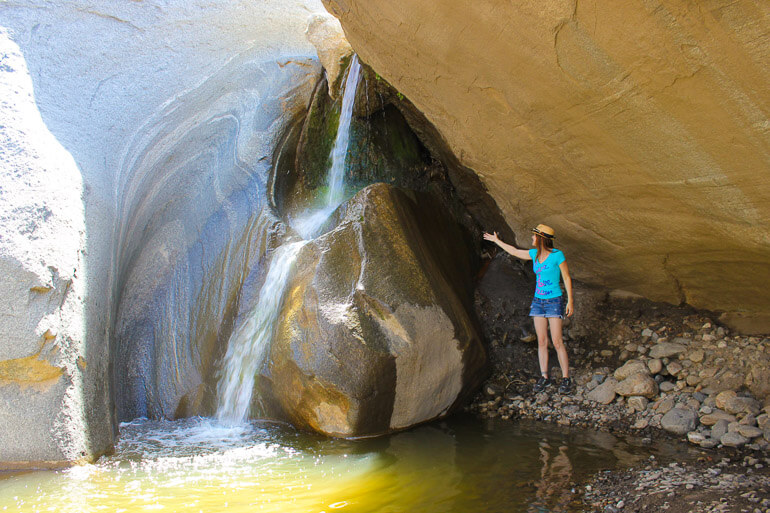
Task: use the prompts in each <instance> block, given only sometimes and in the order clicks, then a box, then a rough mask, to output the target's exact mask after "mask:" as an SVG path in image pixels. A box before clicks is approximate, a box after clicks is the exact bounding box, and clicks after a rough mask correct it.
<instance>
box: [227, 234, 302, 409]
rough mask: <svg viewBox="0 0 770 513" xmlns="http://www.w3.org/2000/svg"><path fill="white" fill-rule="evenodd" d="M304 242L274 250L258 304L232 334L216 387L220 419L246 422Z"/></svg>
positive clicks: (293, 243)
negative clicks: (256, 383) (257, 377)
mask: <svg viewBox="0 0 770 513" xmlns="http://www.w3.org/2000/svg"><path fill="white" fill-rule="evenodd" d="M305 243H306V241H300V242H292V243H289V244H285V245H283V246H281V247H280V248H278V249H276V250H275V252H274V253H273V258H272V261H271V263H270V269H269V270H268V272H267V276H266V277H265V283H264V285H262V289H261V290H260V291H259V300H258V301H257V306H256V307H255V308H254V310H253V311H252V312H250V315H249V317H248V319H247V320H246V322H244V323H243V324H242V325H241V326H240V327H238V329H237V330H236V331H234V332H233V334H232V335H231V336H230V340H229V342H228V345H227V354H225V358H224V361H223V363H222V376H221V378H220V380H219V385H218V387H217V396H218V399H219V405H218V407H217V418H218V419H219V420H225V421H228V422H245V421H246V419H247V418H248V415H249V410H250V407H251V397H252V394H253V390H254V377H255V376H256V374H257V372H258V371H259V369H260V367H261V366H262V364H263V363H264V361H265V356H266V354H265V351H266V350H267V348H268V347H269V346H270V344H269V343H270V338H271V337H272V335H273V325H274V324H275V320H276V317H277V316H278V312H279V311H280V309H281V303H282V302H283V293H284V291H285V289H286V282H287V281H288V278H289V271H291V267H292V265H293V264H294V261H295V260H296V259H297V253H299V250H300V249H302V246H304V245H305Z"/></svg>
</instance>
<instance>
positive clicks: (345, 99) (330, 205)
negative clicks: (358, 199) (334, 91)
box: [216, 54, 361, 423]
mask: <svg viewBox="0 0 770 513" xmlns="http://www.w3.org/2000/svg"><path fill="white" fill-rule="evenodd" d="M360 76H361V65H360V64H359V62H358V57H357V56H356V55H355V54H354V55H353V58H352V59H351V61H350V66H349V68H348V74H347V77H346V78H345V84H344V86H343V91H342V94H343V95H342V108H341V112H340V121H339V126H338V127H337V136H336V138H335V140H334V146H333V148H332V151H331V159H332V165H331V168H330V169H329V194H328V196H327V198H326V204H325V205H324V206H322V207H320V208H317V209H311V210H308V211H306V212H304V213H303V214H302V216H300V217H299V218H298V219H295V220H293V222H292V227H293V228H294V229H295V230H296V231H297V233H299V234H300V235H301V236H302V237H303V238H304V239H311V238H313V237H315V236H316V235H317V232H318V230H319V229H320V228H321V226H322V225H323V223H324V222H325V221H326V219H328V217H329V215H331V213H332V212H333V211H334V210H335V209H336V208H337V207H338V206H339V205H340V204H341V203H342V201H343V199H344V195H345V180H344V178H345V160H346V156H347V152H348V142H349V140H350V121H351V119H352V116H353V105H354V103H355V99H356V89H357V88H358V81H359V78H360ZM306 243H307V240H303V241H300V242H292V243H289V244H285V245H283V246H281V247H280V248H278V249H277V250H275V252H274V254H273V257H272V259H271V262H270V268H269V270H268V272H267V276H266V277H265V283H264V285H262V289H261V290H260V292H259V300H258V301H257V306H256V307H255V308H254V309H253V310H252V311H251V312H250V313H249V314H248V316H247V317H248V318H247V320H246V321H245V322H244V323H243V324H242V325H241V326H239V327H238V329H236V330H235V331H234V332H233V334H232V335H231V336H230V340H229V341H228V345H227V353H226V354H225V357H224V359H223V361H222V371H221V377H220V380H219V384H218V386H217V400H218V406H217V413H216V416H217V419H219V420H223V421H226V422H236V423H240V422H245V421H246V420H247V419H248V416H249V411H250V409H251V402H252V396H253V392H254V379H255V377H256V375H257V374H258V373H259V371H260V369H261V367H262V365H263V364H264V362H265V357H266V356H267V355H266V351H267V349H268V348H269V347H270V341H271V338H272V336H273V331H274V324H275V321H276V318H277V317H278V313H279V311H280V309H281V303H282V302H283V295H284V292H285V289H286V284H287V282H288V278H289V273H290V271H291V268H292V266H293V264H294V261H295V260H296V258H297V254H298V253H299V250H300V249H302V246H304V245H305V244H306Z"/></svg>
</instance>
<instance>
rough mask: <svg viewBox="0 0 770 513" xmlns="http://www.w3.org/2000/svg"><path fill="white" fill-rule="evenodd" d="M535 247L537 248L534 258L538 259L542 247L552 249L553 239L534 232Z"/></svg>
mask: <svg viewBox="0 0 770 513" xmlns="http://www.w3.org/2000/svg"><path fill="white" fill-rule="evenodd" d="M535 247H536V248H537V256H536V257H535V258H537V259H538V261H539V260H540V254H541V253H542V252H543V250H544V249H547V250H549V251H553V239H549V238H547V237H543V236H542V235H540V234H538V233H536V234H535Z"/></svg>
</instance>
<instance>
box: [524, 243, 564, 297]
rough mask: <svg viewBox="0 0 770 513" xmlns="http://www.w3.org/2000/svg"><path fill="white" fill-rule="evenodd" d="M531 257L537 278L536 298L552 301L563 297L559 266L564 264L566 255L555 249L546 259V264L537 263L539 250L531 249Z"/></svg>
mask: <svg viewBox="0 0 770 513" xmlns="http://www.w3.org/2000/svg"><path fill="white" fill-rule="evenodd" d="M529 256H531V257H532V270H533V271H535V276H537V285H536V286H535V297H536V298H540V299H550V298H553V297H559V296H561V295H562V292H561V287H560V286H559V283H560V280H561V270H560V269H559V265H560V264H561V263H562V262H564V260H565V259H564V253H562V252H561V251H560V250H558V249H554V250H552V251H551V253H550V254H549V255H548V258H546V259H545V262H538V261H537V250H536V249H534V248H533V249H530V250H529Z"/></svg>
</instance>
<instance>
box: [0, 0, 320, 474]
mask: <svg viewBox="0 0 770 513" xmlns="http://www.w3.org/2000/svg"><path fill="white" fill-rule="evenodd" d="M322 11H323V7H322V6H321V5H320V3H318V2H317V1H315V0H297V1H291V2H287V1H267V2H247V3H236V2H229V1H226V0H208V1H203V2H195V3H190V2H181V1H178V2H177V1H172V2H158V1H153V0H149V1H143V2H110V1H106V0H78V1H75V2H70V1H64V0H61V1H60V0H51V1H47V2H44V3H42V4H41V3H40V2H37V1H33V0H20V1H17V2H12V3H8V2H5V3H2V4H0V99H1V101H0V173H1V174H2V181H0V183H2V191H0V223H2V226H1V227H2V230H1V232H2V234H1V235H0V267H1V270H2V273H0V275H1V276H0V280H2V281H1V282H0V308H1V309H2V314H3V315H2V316H0V334H1V335H2V337H0V358H2V359H3V360H0V433H2V435H0V465H7V464H15V463H19V464H29V463H30V462H40V463H41V464H52V465H53V464H60V463H62V462H71V461H76V460H80V459H85V460H88V459H93V458H94V457H96V456H97V455H99V454H100V453H102V452H104V451H106V450H109V448H110V446H111V444H112V442H113V440H114V433H115V428H116V424H115V421H116V420H118V419H119V420H128V419H132V418H134V417H135V416H142V415H152V416H163V417H173V416H175V415H185V414H192V413H196V412H199V411H203V409H205V407H206V405H205V401H204V400H203V398H204V397H205V396H206V390H207V383H206V379H207V377H208V378H209V379H210V375H211V372H212V371H211V369H212V367H213V363H212V361H213V359H214V358H215V356H216V355H215V350H214V349H212V348H213V347H214V346H216V341H217V340H218V337H220V336H221V337H226V336H227V335H226V331H227V330H228V329H229V327H230V325H231V324H232V319H233V318H234V317H235V315H236V310H237V302H236V301H234V298H235V296H236V295H237V292H236V291H237V287H239V286H240V284H241V283H242V282H243V281H244V280H246V279H249V274H248V271H249V269H251V268H252V267H253V266H254V262H255V260H258V257H259V254H260V251H259V247H260V245H261V244H262V243H263V242H264V241H263V240H262V238H264V237H265V233H268V232H269V230H265V231H264V233H262V235H258V234H257V231H258V228H259V227H260V226H262V227H264V226H268V225H269V224H270V223H269V222H267V221H266V222H265V223H263V224H262V225H259V223H258V219H259V217H258V216H259V209H260V207H261V206H262V205H263V204H264V203H265V200H264V197H265V182H266V179H267V174H268V170H269V169H270V167H271V164H272V155H273V150H274V148H275V145H276V142H277V140H278V137H279V136H280V134H281V133H282V131H283V129H284V128H285V127H286V126H287V124H289V123H291V122H293V121H294V120H295V119H296V118H297V117H299V116H300V115H301V113H302V112H303V110H304V108H305V107H306V106H307V103H308V101H309V98H310V93H311V91H312V88H313V85H314V84H315V83H316V82H317V80H318V78H319V75H320V72H321V68H320V65H319V63H318V61H317V57H316V52H315V49H314V48H313V46H312V45H311V44H310V43H309V42H308V41H307V38H306V36H305V34H304V31H305V28H306V26H307V18H308V15H309V14H310V13H313V12H322ZM41 369H42V370H46V369H47V370H46V371H45V372H43V371H42V370H41ZM113 380H114V381H113ZM113 399H117V405H116V404H114V403H113ZM25 462H26V463H25Z"/></svg>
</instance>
